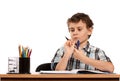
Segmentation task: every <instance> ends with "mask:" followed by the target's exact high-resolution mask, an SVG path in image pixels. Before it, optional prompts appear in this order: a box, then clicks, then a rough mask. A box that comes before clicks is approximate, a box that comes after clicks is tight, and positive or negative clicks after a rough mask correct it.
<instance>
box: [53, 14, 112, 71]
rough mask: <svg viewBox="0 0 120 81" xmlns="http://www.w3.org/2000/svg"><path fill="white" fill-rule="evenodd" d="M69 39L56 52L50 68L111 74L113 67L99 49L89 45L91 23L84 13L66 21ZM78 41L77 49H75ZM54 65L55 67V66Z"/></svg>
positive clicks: (91, 29)
mask: <svg viewBox="0 0 120 81" xmlns="http://www.w3.org/2000/svg"><path fill="white" fill-rule="evenodd" d="M67 24H68V30H69V33H70V36H71V39H69V40H67V41H66V42H65V44H64V46H63V47H61V48H60V49H58V50H57V52H56V54H55V56H54V58H53V59H52V63H51V68H52V69H55V70H72V69H85V70H100V71H107V72H113V71H114V66H113V64H112V62H111V60H110V59H109V57H107V56H106V55H105V52H104V51H103V50H101V49H100V48H97V47H95V46H92V45H90V43H89V41H88V39H89V38H90V36H91V34H92V31H93V22H92V20H91V19H90V17H89V16H88V15H87V14H85V13H76V14H74V15H73V16H72V17H71V18H69V19H68V21H67ZM78 40H79V41H80V46H79V47H78V49H76V48H75V44H76V42H77V41H78ZM55 63H57V64H56V66H55Z"/></svg>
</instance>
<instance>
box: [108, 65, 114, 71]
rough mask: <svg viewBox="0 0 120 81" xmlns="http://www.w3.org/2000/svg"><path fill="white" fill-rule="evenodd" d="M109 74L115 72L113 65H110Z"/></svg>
mask: <svg viewBox="0 0 120 81" xmlns="http://www.w3.org/2000/svg"><path fill="white" fill-rule="evenodd" d="M109 72H110V73H113V72H114V65H113V64H112V63H110V66H109Z"/></svg>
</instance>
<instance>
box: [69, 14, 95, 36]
mask: <svg viewBox="0 0 120 81" xmlns="http://www.w3.org/2000/svg"><path fill="white" fill-rule="evenodd" d="M80 20H82V22H84V23H86V27H87V29H89V28H93V25H94V24H93V22H92V20H91V19H90V17H89V16H88V15H87V14H85V13H76V14H74V15H73V16H72V17H71V18H68V20H67V25H68V27H69V23H78V22H79V21H80ZM89 37H90V36H89Z"/></svg>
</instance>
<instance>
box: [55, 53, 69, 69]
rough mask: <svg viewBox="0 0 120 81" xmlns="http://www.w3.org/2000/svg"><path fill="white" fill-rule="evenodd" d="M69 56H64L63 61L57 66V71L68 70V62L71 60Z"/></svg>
mask: <svg viewBox="0 0 120 81" xmlns="http://www.w3.org/2000/svg"><path fill="white" fill-rule="evenodd" d="M67 55H68V54H64V56H63V57H62V58H61V60H60V61H59V63H58V64H57V66H56V68H55V70H66V67H67V64H68V60H69V57H68V56H67Z"/></svg>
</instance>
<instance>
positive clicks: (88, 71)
mask: <svg viewBox="0 0 120 81" xmlns="http://www.w3.org/2000/svg"><path fill="white" fill-rule="evenodd" d="M39 73H40V74H109V72H102V71H99V70H84V69H74V70H71V71H67V70H66V71H65V70H63V71H42V70H41V71H40V72H39Z"/></svg>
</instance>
